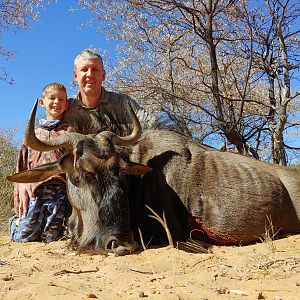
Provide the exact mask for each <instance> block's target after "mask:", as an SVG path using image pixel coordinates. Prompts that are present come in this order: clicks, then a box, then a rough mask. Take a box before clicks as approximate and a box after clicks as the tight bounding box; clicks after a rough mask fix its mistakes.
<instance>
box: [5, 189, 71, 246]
mask: <svg viewBox="0 0 300 300" xmlns="http://www.w3.org/2000/svg"><path fill="white" fill-rule="evenodd" d="M70 214H71V206H70V204H69V201H68V199H67V193H66V186H65V185H62V184H51V185H50V184H49V185H42V186H40V187H38V188H37V190H36V191H35V198H34V199H30V200H29V206H28V213H27V215H26V216H25V217H21V218H20V219H19V222H17V218H14V219H13V220H12V221H11V224H10V238H11V240H12V241H15V242H34V241H42V242H46V243H47V242H52V241H55V240H58V239H59V238H60V237H62V236H63V232H64V226H65V223H66V219H67V218H68V217H69V216H70ZM18 223H19V224H18Z"/></svg>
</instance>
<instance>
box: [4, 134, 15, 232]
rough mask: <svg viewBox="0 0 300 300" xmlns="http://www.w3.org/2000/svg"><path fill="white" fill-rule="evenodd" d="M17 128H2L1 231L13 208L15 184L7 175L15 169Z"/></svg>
mask: <svg viewBox="0 0 300 300" xmlns="http://www.w3.org/2000/svg"><path fill="white" fill-rule="evenodd" d="M15 131H16V130H15V129H3V128H0V201H1V210H0V231H3V230H5V229H6V223H7V219H8V217H9V216H10V215H11V214H12V208H13V185H12V183H11V182H9V181H7V180H6V178H5V177H6V176H7V175H8V174H11V173H13V172H14V170H15V165H16V154H17V149H16V147H15V146H14V144H13V137H14V134H15Z"/></svg>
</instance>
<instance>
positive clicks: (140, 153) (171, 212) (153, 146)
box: [7, 106, 300, 254]
mask: <svg viewBox="0 0 300 300" xmlns="http://www.w3.org/2000/svg"><path fill="white" fill-rule="evenodd" d="M35 109H36V106H35V108H34V109H33V111H32V113H31V117H30V119H29V122H28V125H27V129H26V134H25V136H26V138H25V141H26V142H27V144H28V146H29V147H31V148H33V149H35V150H37V151H49V150H52V149H56V148H58V147H65V148H67V149H68V151H69V154H67V155H66V156H64V157H63V158H62V159H60V160H59V161H57V162H53V163H50V164H47V165H43V166H39V167H37V168H35V169H33V170H27V171H24V172H21V173H17V174H14V175H12V176H8V177H7V178H8V179H9V180H11V181H15V182H35V181H40V180H43V179H45V178H49V177H51V176H53V175H55V174H58V173H66V174H67V179H68V195H69V198H70V203H71V204H72V207H73V212H72V216H71V218H70V222H69V227H70V230H71V244H72V245H73V246H75V248H77V249H78V250H79V251H81V250H82V249H85V248H91V249H93V250H96V251H97V252H105V253H106V252H113V253H117V254H126V253H130V252H132V251H134V250H135V248H136V243H135V241H134V240H133V239H132V231H131V228H132V229H134V230H135V231H136V230H137V228H140V229H141V231H142V234H143V235H144V236H145V237H146V238H147V239H149V238H151V237H153V239H152V242H153V243H159V242H164V241H166V238H165V237H166V235H165V233H164V231H163V229H162V227H161V225H160V224H159V223H158V222H157V221H155V220H152V219H151V218H149V217H148V216H147V215H148V214H149V213H150V212H149V211H147V209H146V208H145V206H144V204H147V205H148V206H150V207H151V208H152V209H153V210H154V211H156V212H157V213H158V214H160V215H162V214H163V212H164V213H165V215H166V220H167V224H168V227H169V229H170V231H171V233H172V236H173V239H174V240H175V241H177V240H179V241H184V240H186V239H187V238H188V237H190V236H191V237H192V238H197V239H202V240H205V241H207V242H210V243H215V244H224V245H230V244H239V243H250V242H253V241H256V240H259V239H260V238H261V237H262V235H263V234H264V233H265V232H266V230H267V229H268V226H269V225H272V231H271V235H272V233H276V232H277V231H279V232H280V233H287V232H299V231H300V222H299V217H300V173H299V172H297V171H295V170H291V169H288V168H284V167H280V166H277V165H273V164H267V163H264V162H261V161H258V160H254V159H251V158H248V157H245V156H242V155H239V154H235V153H231V152H220V151H217V150H213V149H211V148H208V147H205V146H201V145H198V144H196V143H195V142H193V141H192V140H191V139H189V138H187V137H185V136H183V135H181V134H178V133H175V132H171V131H164V130H148V131H145V132H144V133H143V135H142V136H141V137H140V135H141V126H140V124H138V121H137V118H136V116H135V115H134V113H132V114H133V119H134V120H135V121H134V124H135V125H134V129H133V133H132V134H131V135H129V136H126V137H122V138H121V137H119V136H116V135H115V134H113V133H112V132H101V133H99V134H97V135H89V136H84V135H81V134H78V133H68V134H66V135H65V136H60V137H59V138H57V139H54V140H49V141H40V140H38V139H37V138H36V137H35V135H34V117H35ZM139 137H140V138H139ZM124 147H125V148H124ZM126 149H127V150H126ZM129 158H130V159H129ZM150 171H152V172H150ZM149 172H150V173H149ZM141 174H144V175H142V176H141V177H139V176H140V175H141ZM130 175H135V177H132V178H131V179H130V182H131V183H130V185H129V183H128V180H129V178H128V176H130ZM136 176H138V177H136ZM129 202H130V204H129ZM129 208H131V211H130V209H129ZM130 226H131V228H130ZM136 236H137V235H136Z"/></svg>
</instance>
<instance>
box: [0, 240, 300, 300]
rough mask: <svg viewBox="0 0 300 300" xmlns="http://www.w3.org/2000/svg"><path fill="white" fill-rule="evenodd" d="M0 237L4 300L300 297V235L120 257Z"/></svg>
mask: <svg viewBox="0 0 300 300" xmlns="http://www.w3.org/2000/svg"><path fill="white" fill-rule="evenodd" d="M66 246H67V241H58V242H54V243H50V244H43V243H24V244H17V243H12V242H10V241H9V239H8V237H7V236H5V234H2V235H1V236H0V299H18V300H21V299H89V298H95V299H139V298H147V299H164V300H168V299H276V300H279V299H284V300H285V299H300V235H294V236H289V237H287V238H283V239H280V240H277V241H275V242H273V243H272V242H265V243H259V244H256V245H251V246H242V247H217V246H214V247H212V248H211V249H210V250H209V251H210V252H209V253H201V254H193V253H188V252H186V251H182V250H178V249H175V248H169V247H163V248H157V249H148V250H146V251H141V252H139V253H137V254H132V255H127V256H122V257H120V256H119V257H117V256H113V255H109V256H103V255H89V254H80V255H74V253H72V252H70V251H68V250H67V247H66Z"/></svg>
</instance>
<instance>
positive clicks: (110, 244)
mask: <svg viewBox="0 0 300 300" xmlns="http://www.w3.org/2000/svg"><path fill="white" fill-rule="evenodd" d="M119 246H120V244H119V242H118V240H117V239H116V238H112V239H110V240H109V241H108V242H107V243H106V247H105V249H106V250H108V251H110V250H115V249H117V248H118V247H119Z"/></svg>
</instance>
